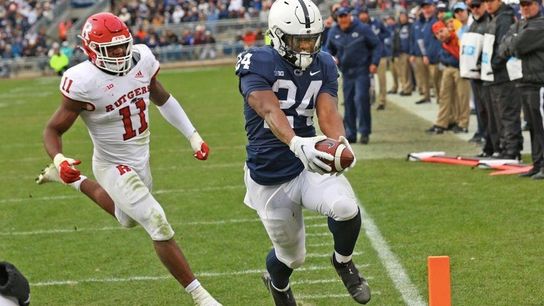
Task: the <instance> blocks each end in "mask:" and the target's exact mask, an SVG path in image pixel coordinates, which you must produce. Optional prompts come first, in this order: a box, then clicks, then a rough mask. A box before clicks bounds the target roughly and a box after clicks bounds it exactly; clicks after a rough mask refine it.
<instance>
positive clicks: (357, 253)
mask: <svg viewBox="0 0 544 306" xmlns="http://www.w3.org/2000/svg"><path fill="white" fill-rule="evenodd" d="M331 254H332V253H326V254H316V253H308V254H306V257H317V258H319V257H331ZM361 254H363V253H360V252H353V256H358V255H361Z"/></svg>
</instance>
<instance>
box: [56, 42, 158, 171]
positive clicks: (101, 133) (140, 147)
mask: <svg viewBox="0 0 544 306" xmlns="http://www.w3.org/2000/svg"><path fill="white" fill-rule="evenodd" d="M158 70H159V62H158V61H157V60H156V59H155V56H154V55H153V54H152V53H151V50H150V49H149V48H148V47H147V46H145V45H134V46H133V67H132V69H131V70H130V71H129V72H128V73H127V74H126V75H124V76H118V75H112V74H109V73H106V72H104V71H102V70H100V69H99V68H97V67H96V66H95V65H94V64H92V63H91V62H90V61H85V62H83V63H80V64H78V65H76V66H74V67H72V68H70V69H68V70H67V71H66V72H65V73H64V75H63V76H62V79H61V83H60V91H61V93H62V94H63V95H64V96H66V97H68V98H70V99H72V100H76V101H80V102H84V103H86V110H85V111H82V112H81V114H80V116H81V118H82V119H83V121H84V122H85V124H86V125H87V129H88V131H89V134H90V136H91V139H92V141H93V144H94V152H93V160H95V161H98V162H106V163H116V164H126V165H130V166H135V167H142V166H144V165H145V163H147V161H148V159H149V136H150V132H149V114H148V108H149V102H150V101H149V84H150V81H151V79H152V78H153V77H154V76H155V74H156V73H157V72H158Z"/></svg>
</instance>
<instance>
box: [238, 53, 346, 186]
mask: <svg viewBox="0 0 544 306" xmlns="http://www.w3.org/2000/svg"><path fill="white" fill-rule="evenodd" d="M236 75H238V77H239V78H240V82H239V89H240V93H241V94H242V96H243V97H244V117H245V121H246V123H245V128H246V134H247V138H248V144H247V146H246V151H247V159H246V164H247V166H248V167H249V170H250V174H251V178H252V179H253V180H254V181H255V182H257V183H259V184H261V185H276V184H281V183H284V182H287V181H289V180H292V179H293V178H295V177H296V176H298V175H299V174H300V172H301V171H302V170H303V169H304V165H303V164H302V162H301V161H300V160H299V159H298V158H297V157H296V156H295V154H294V153H293V152H291V150H289V146H288V145H286V144H284V143H283V142H281V141H280V140H279V139H278V138H276V136H275V135H274V134H273V133H272V131H271V130H270V128H269V127H268V125H267V123H266V122H265V121H264V119H263V118H261V117H260V116H259V115H258V114H257V113H256V112H255V111H254V110H253V108H251V106H249V104H248V102H247V97H248V96H249V94H250V93H251V92H253V91H260V90H272V91H274V93H275V94H276V96H277V97H278V100H279V102H280V108H281V109H282V111H283V112H284V113H285V115H286V116H287V120H288V121H289V124H290V125H291V127H292V128H293V129H294V131H295V134H296V135H297V136H301V137H311V136H315V135H316V132H315V127H314V124H313V116H314V112H315V103H316V101H317V96H318V95H319V94H320V93H322V92H326V93H328V94H330V95H332V96H334V97H336V95H337V91H338V70H337V68H336V64H335V63H334V59H333V58H332V56H331V55H330V54H328V53H325V52H320V53H318V54H317V55H316V56H315V57H314V60H313V62H312V64H311V65H310V66H309V67H308V68H307V69H306V70H305V71H302V70H300V69H297V68H296V67H294V66H293V65H291V64H289V63H288V62H287V61H286V60H284V59H283V58H282V57H281V56H280V55H279V54H278V52H277V51H276V50H275V49H274V48H272V47H270V46H266V47H260V48H251V49H249V50H247V51H244V52H242V53H240V54H239V55H238V62H237V63H236Z"/></svg>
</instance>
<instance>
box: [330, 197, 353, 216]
mask: <svg viewBox="0 0 544 306" xmlns="http://www.w3.org/2000/svg"><path fill="white" fill-rule="evenodd" d="M358 212H359V206H357V203H356V202H355V201H354V200H353V199H350V198H344V197H343V198H340V199H337V200H336V201H335V202H334V203H333V205H332V213H333V216H332V218H333V219H334V220H335V221H347V220H351V219H353V218H354V217H355V216H356V215H357V213H358Z"/></svg>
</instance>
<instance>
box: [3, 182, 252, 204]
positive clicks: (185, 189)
mask: <svg viewBox="0 0 544 306" xmlns="http://www.w3.org/2000/svg"><path fill="white" fill-rule="evenodd" d="M238 188H245V186H244V185H225V186H217V187H202V188H181V189H159V190H157V191H154V192H152V193H153V194H169V193H186V192H203V191H216V190H225V189H238ZM81 196H85V195H83V194H81V193H76V194H74V195H63V196H50V197H29V198H8V199H2V200H0V204H3V203H11V202H23V201H50V200H65V199H75V198H80V197H81Z"/></svg>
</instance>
